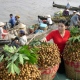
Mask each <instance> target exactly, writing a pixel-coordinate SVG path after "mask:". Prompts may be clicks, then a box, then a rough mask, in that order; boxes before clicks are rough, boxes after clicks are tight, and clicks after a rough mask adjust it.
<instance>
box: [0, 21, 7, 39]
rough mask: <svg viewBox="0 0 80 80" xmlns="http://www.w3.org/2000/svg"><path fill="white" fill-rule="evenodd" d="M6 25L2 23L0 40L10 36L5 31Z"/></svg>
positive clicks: (0, 23) (0, 25) (0, 24)
mask: <svg viewBox="0 0 80 80" xmlns="http://www.w3.org/2000/svg"><path fill="white" fill-rule="evenodd" d="M4 25H5V24H4V23H3V22H0V39H4V38H5V37H6V36H8V33H7V31H6V30H4V29H3V27H4Z"/></svg>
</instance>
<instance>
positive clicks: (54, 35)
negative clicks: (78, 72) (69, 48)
mask: <svg viewBox="0 0 80 80" xmlns="http://www.w3.org/2000/svg"><path fill="white" fill-rule="evenodd" d="M65 24H66V22H65V21H63V20H61V21H60V22H59V24H58V30H54V31H52V32H50V33H49V34H48V35H47V36H46V37H45V38H43V39H42V41H43V42H47V41H50V40H51V39H52V40H53V41H54V43H55V44H57V46H58V48H59V49H60V54H61V64H60V68H59V72H60V73H63V72H64V62H63V58H62V55H63V54H62V53H63V50H64V47H65V45H66V42H67V41H68V39H69V37H70V32H69V31H68V30H65V28H66V25H65Z"/></svg>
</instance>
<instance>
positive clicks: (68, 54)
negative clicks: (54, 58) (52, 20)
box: [63, 27, 80, 80]
mask: <svg viewBox="0 0 80 80" xmlns="http://www.w3.org/2000/svg"><path fill="white" fill-rule="evenodd" d="M70 32H71V37H70V39H69V41H68V42H67V44H66V46H65V49H64V54H63V58H64V62H65V70H66V75H67V77H68V78H70V79H75V80H80V30H79V29H78V28H77V27H73V28H71V30H70Z"/></svg>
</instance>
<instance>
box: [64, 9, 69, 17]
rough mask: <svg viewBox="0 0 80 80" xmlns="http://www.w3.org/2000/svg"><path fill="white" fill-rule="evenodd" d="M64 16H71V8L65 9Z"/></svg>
mask: <svg viewBox="0 0 80 80" xmlns="http://www.w3.org/2000/svg"><path fill="white" fill-rule="evenodd" d="M63 16H69V9H67V8H66V9H65V10H64V11H63Z"/></svg>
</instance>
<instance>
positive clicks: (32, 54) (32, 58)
mask: <svg viewBox="0 0 80 80" xmlns="http://www.w3.org/2000/svg"><path fill="white" fill-rule="evenodd" d="M37 51H38V48H35V47H33V48H29V47H28V46H23V47H22V48H21V49H20V50H19V53H21V54H25V55H26V56H27V57H28V58H29V62H30V63H32V64H35V63H37V58H38V55H37Z"/></svg>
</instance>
